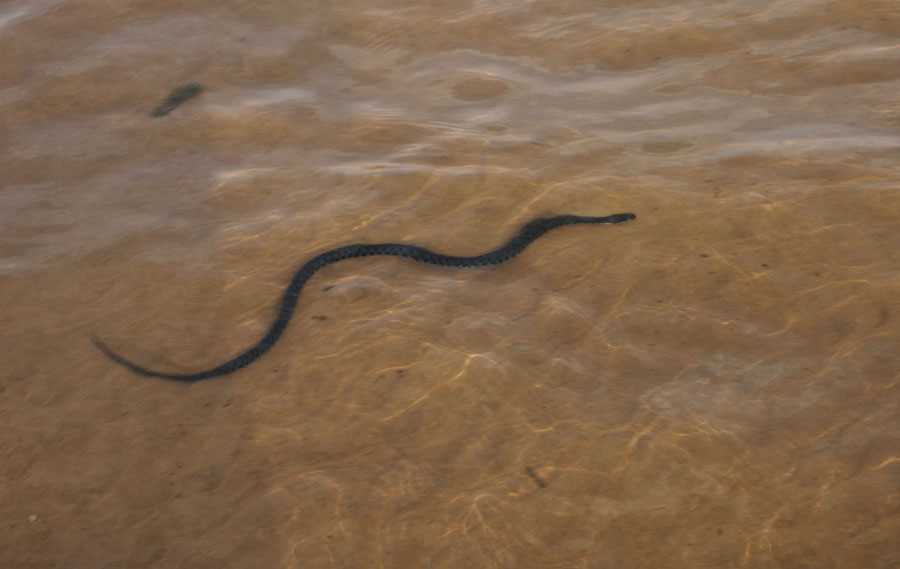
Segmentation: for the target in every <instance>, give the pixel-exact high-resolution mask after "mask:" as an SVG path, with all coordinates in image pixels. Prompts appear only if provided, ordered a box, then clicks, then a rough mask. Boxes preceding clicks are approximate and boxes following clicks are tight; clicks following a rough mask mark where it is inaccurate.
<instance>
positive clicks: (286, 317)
mask: <svg viewBox="0 0 900 569" xmlns="http://www.w3.org/2000/svg"><path fill="white" fill-rule="evenodd" d="M635 217H636V216H635V215H634V214H633V213H617V214H614V215H608V216H605V217H588V216H580V215H557V216H554V217H542V218H538V219H535V220H533V221H530V222H528V223H527V224H525V226H524V227H522V229H521V230H520V231H519V232H518V233H517V234H516V235H514V236H513V237H512V238H511V239H510V240H509V241H508V242H507V243H506V244H505V245H503V246H501V247H498V248H497V249H494V250H493V251H489V252H487V253H483V254H481V255H475V256H471V257H457V256H453V255H442V254H441V253H435V252H434V251H431V250H429V249H426V248H424V247H419V246H417V245H408V244H403V243H377V244H363V243H360V244H355V245H346V246H344V247H337V248H335V249H331V250H330V251H325V252H324V253H321V254H319V255H316V256H315V257H313V258H312V259H310V260H309V261H307V262H306V263H304V264H303V266H302V267H300V268H299V269H298V270H297V272H295V273H294V276H293V278H292V279H291V282H290V284H289V285H288V286H287V288H286V289H285V290H284V294H283V295H282V297H281V304H280V305H279V307H278V315H277V317H276V318H275V321H274V322H272V325H271V326H270V327H269V330H268V331H267V332H266V334H265V335H264V336H263V337H262V339H260V340H259V341H258V342H256V344H254V345H253V346H251V347H250V348H248V349H246V350H245V351H244V352H242V353H240V354H238V355H237V356H235V357H233V358H232V359H230V360H228V361H227V362H225V363H223V364H220V365H218V366H216V367H213V368H210V369H207V370H204V371H198V372H195V373H167V372H160V371H154V370H151V369H147V368H145V367H143V366H140V365H138V364H136V363H134V362H132V361H130V360H128V359H126V358H125V357H123V356H121V355H119V354H117V353H116V352H114V351H113V350H112V349H110V348H109V347H108V346H107V345H106V344H104V343H103V342H102V341H101V340H99V339H97V338H94V339H93V341H94V344H95V345H96V346H97V348H98V349H100V351H102V352H103V353H104V354H105V355H106V356H107V357H109V358H110V359H111V360H112V361H114V362H116V363H118V364H120V365H122V366H124V367H126V368H128V369H129V370H131V371H132V372H134V373H136V374H138V375H142V376H146V377H157V378H161V379H168V380H172V381H179V382H185V383H193V382H196V381H201V380H204V379H211V378H214V377H220V376H223V375H228V374H231V373H234V372H236V371H238V370H240V369H242V368H245V367H247V366H248V365H250V364H251V363H253V362H254V361H256V360H257V359H259V357H260V356H262V355H263V354H265V353H266V352H267V351H269V350H270V349H271V348H272V346H274V345H275V343H276V342H278V340H279V338H281V335H282V334H283V333H284V331H285V329H286V328H287V325H288V323H289V322H290V320H291V317H292V316H293V315H294V310H295V309H296V308H297V302H298V300H299V299H300V291H301V290H302V289H303V287H304V286H305V285H306V283H307V281H309V279H310V278H312V276H313V275H314V274H316V272H318V271H319V270H320V269H322V268H324V267H326V266H328V265H330V264H332V263H337V262H339V261H343V260H345V259H353V258H355V257H371V256H375V255H387V256H392V257H405V258H407V259H412V260H413V261H418V262H420V263H428V264H430V265H440V266H444V267H460V268H467V267H485V266H490V265H499V264H501V263H505V262H506V261H509V260H510V259H512V258H513V257H515V256H516V255H518V254H519V253H521V252H522V251H523V250H524V249H525V248H526V247H528V245H530V244H531V243H532V242H533V241H534V240H535V239H537V238H539V237H540V236H542V235H543V234H545V233H547V232H548V231H550V230H552V229H556V228H557V227H562V226H565V225H576V224H599V223H604V224H605V223H623V222H626V221H629V220H632V219H634V218H635Z"/></svg>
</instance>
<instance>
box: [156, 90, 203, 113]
mask: <svg viewBox="0 0 900 569" xmlns="http://www.w3.org/2000/svg"><path fill="white" fill-rule="evenodd" d="M202 92H203V85H201V84H200V83H188V84H187V85H182V86H181V87H178V88H176V89H175V90H174V91H172V92H171V93H170V94H169V96H168V97H166V100H165V101H163V102H162V103H160V105H159V106H158V107H156V108H155V109H153V112H151V113H150V116H151V117H164V116H166V115H167V114H169V113H171V112H172V111H174V110H175V109H176V108H178V107H179V106H180V105H181V104H183V103H185V102H186V101H188V100H190V99H193V98H194V97H196V96H197V95H199V94H200V93H202Z"/></svg>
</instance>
